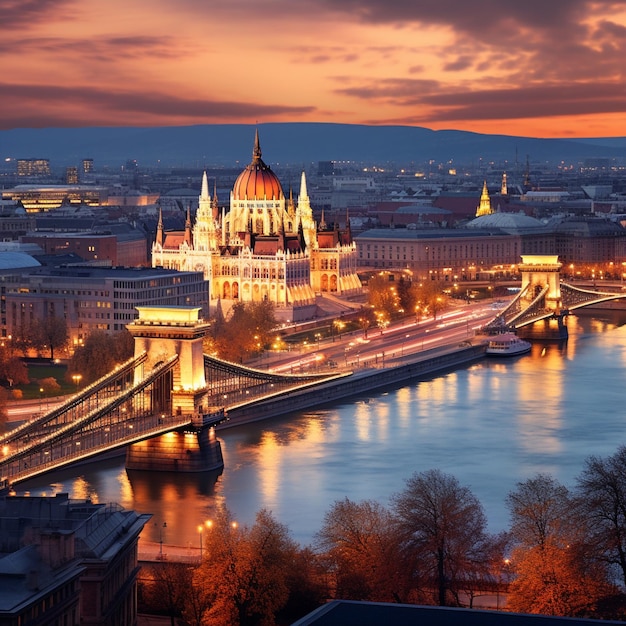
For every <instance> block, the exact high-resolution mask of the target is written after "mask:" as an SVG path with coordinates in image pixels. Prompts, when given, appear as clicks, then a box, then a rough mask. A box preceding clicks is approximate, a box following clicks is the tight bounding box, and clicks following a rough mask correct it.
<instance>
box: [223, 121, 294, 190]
mask: <svg viewBox="0 0 626 626" xmlns="http://www.w3.org/2000/svg"><path fill="white" fill-rule="evenodd" d="M283 197H284V195H283V188H282V186H281V184H280V180H278V176H276V174H274V172H272V170H271V168H270V167H269V165H266V164H265V163H264V162H263V159H262V158H261V145H260V143H259V133H258V131H257V133H256V135H255V139H254V150H253V151H252V163H250V165H248V166H247V167H246V169H245V170H244V171H243V172H241V174H239V176H238V177H237V180H236V181H235V184H234V185H233V199H235V200H279V199H281V198H283Z"/></svg>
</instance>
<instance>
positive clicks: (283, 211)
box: [152, 131, 361, 321]
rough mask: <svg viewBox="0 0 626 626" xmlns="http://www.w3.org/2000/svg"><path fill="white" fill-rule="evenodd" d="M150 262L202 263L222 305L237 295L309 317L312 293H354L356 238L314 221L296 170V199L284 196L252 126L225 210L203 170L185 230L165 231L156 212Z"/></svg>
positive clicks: (295, 317)
mask: <svg viewBox="0 0 626 626" xmlns="http://www.w3.org/2000/svg"><path fill="white" fill-rule="evenodd" d="M152 265H153V267H163V268H167V269H176V270H179V271H202V272H203V273H204V276H205V278H206V280H207V281H208V282H209V291H210V303H211V306H212V307H215V306H217V304H218V302H219V303H220V306H222V307H224V310H227V309H228V308H229V306H231V305H232V304H233V303H235V302H237V301H241V302H260V301H270V302H272V303H273V304H274V305H275V307H276V317H277V318H278V319H282V320H283V321H287V320H289V321H300V320H303V319H308V318H311V317H313V316H314V315H315V311H316V301H315V299H316V294H324V293H328V294H332V295H335V296H342V295H343V296H346V295H352V294H356V293H359V292H360V291H361V282H360V280H359V277H358V275H357V254H356V244H355V242H354V240H353V238H352V233H351V231H350V220H349V218H348V217H346V224H345V228H344V229H343V230H341V229H340V228H339V225H338V224H337V223H335V224H332V225H327V224H326V223H325V220H324V214H323V213H322V216H321V220H320V222H319V224H318V223H316V221H315V220H314V219H313V211H312V208H311V203H310V199H309V196H308V192H307V186H306V176H305V173H304V172H303V173H302V177H301V182H300V193H299V195H298V198H297V202H296V201H294V198H293V194H292V192H291V191H290V192H289V197H285V194H284V192H283V188H282V185H281V183H280V180H279V179H278V176H277V175H276V174H275V173H274V172H273V171H272V170H271V168H270V167H269V166H268V165H266V164H265V163H264V162H263V159H262V158H261V146H260V142H259V134H258V131H257V132H256V134H255V140H254V149H253V153H252V162H251V163H250V164H249V165H248V166H247V167H246V168H245V169H244V170H243V172H241V174H240V175H239V176H238V177H237V179H236V181H235V183H234V185H233V188H232V191H231V193H230V206H229V210H228V211H226V209H225V208H223V209H222V210H221V211H220V209H219V207H218V202H217V197H216V193H214V194H213V197H211V195H210V193H209V185H208V179H207V175H206V172H205V173H204V175H203V177H202V189H201V193H200V196H199V206H198V211H197V213H196V216H195V222H194V223H193V224H192V219H191V214H190V211H189V210H188V211H187V220H186V224H185V229H184V231H165V230H164V228H163V219H162V215H161V214H159V223H158V226H157V234H156V240H155V242H154V244H153V246H152Z"/></svg>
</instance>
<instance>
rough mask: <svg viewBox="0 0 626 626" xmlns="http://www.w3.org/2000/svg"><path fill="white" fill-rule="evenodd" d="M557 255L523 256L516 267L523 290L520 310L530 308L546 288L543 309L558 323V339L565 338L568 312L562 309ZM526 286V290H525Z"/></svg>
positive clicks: (559, 265)
mask: <svg viewBox="0 0 626 626" xmlns="http://www.w3.org/2000/svg"><path fill="white" fill-rule="evenodd" d="M562 265H563V264H562V263H561V262H559V257H558V255H551V254H524V255H522V262H521V263H520V264H519V265H518V267H519V270H520V272H521V274H522V291H524V290H525V293H524V296H523V302H522V308H526V307H528V306H530V304H531V303H532V302H533V301H534V300H535V298H537V296H538V295H539V294H540V293H541V292H542V291H543V290H544V289H545V288H546V287H547V291H546V293H545V296H544V307H545V308H546V309H548V310H549V311H552V312H553V314H554V318H555V319H556V320H557V321H558V334H559V337H561V338H565V337H567V327H566V326H565V324H564V318H565V316H566V315H567V313H568V311H567V310H564V309H563V301H562V298H561V274H560V272H561V266H562ZM527 285H528V289H525V288H526V286H527Z"/></svg>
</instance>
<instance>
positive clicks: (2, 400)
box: [0, 387, 9, 431]
mask: <svg viewBox="0 0 626 626" xmlns="http://www.w3.org/2000/svg"><path fill="white" fill-rule="evenodd" d="M8 397H9V394H8V393H7V390H6V389H4V388H3V387H0V431H2V430H4V428H5V427H6V424H7V420H8V417H9V416H8V413H7V399H8Z"/></svg>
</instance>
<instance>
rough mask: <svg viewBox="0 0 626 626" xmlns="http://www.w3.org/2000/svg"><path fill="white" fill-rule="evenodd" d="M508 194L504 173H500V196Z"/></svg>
mask: <svg viewBox="0 0 626 626" xmlns="http://www.w3.org/2000/svg"><path fill="white" fill-rule="evenodd" d="M508 193H509V189H508V187H507V184H506V172H502V184H501V185H500V195H502V196H506V195H508Z"/></svg>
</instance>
